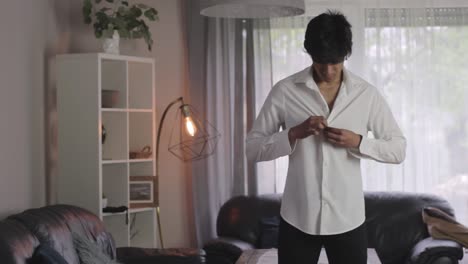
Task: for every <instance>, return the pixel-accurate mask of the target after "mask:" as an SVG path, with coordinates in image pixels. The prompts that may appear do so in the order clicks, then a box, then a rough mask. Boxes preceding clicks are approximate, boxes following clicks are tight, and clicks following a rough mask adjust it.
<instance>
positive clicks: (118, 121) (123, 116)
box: [101, 112, 128, 161]
mask: <svg viewBox="0 0 468 264" xmlns="http://www.w3.org/2000/svg"><path fill="white" fill-rule="evenodd" d="M101 122H102V126H103V127H104V128H105V130H106V139H105V141H104V143H103V144H102V160H106V161H109V160H126V159H128V149H127V113H123V112H102V121H101Z"/></svg>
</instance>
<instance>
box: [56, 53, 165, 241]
mask: <svg viewBox="0 0 468 264" xmlns="http://www.w3.org/2000/svg"><path fill="white" fill-rule="evenodd" d="M56 67H57V109H58V146H59V147H58V153H59V163H58V166H59V178H58V202H59V203H64V204H72V205H77V206H80V207H83V208H86V209H88V210H90V211H91V212H93V213H95V214H96V215H98V216H99V217H100V219H101V220H102V221H103V222H104V225H105V226H106V229H107V230H108V231H110V232H111V233H112V235H113V237H114V239H115V241H116V244H117V246H118V247H121V246H139V247H157V243H156V242H157V240H156V237H157V236H156V235H157V228H156V226H157V222H156V209H155V208H154V207H147V208H138V209H133V208H131V209H129V211H128V214H127V213H126V212H125V213H103V212H102V199H101V197H102V196H103V194H104V195H105V196H106V197H107V199H108V206H115V207H117V206H127V207H129V208H130V203H129V181H130V176H154V175H155V174H156V168H155V158H154V155H152V157H150V158H147V159H130V158H129V152H130V151H138V150H141V149H142V148H143V147H144V146H146V145H150V146H151V150H152V151H153V152H154V149H155V131H156V130H155V129H156V126H155V123H156V122H155V121H156V119H155V118H156V113H155V92H154V87H155V79H154V60H153V59H149V58H139V57H130V56H120V55H112V54H104V53H93V54H66V55H60V56H58V57H57V59H56ZM102 90H114V91H118V93H119V100H118V101H117V102H116V104H115V107H112V108H103V107H102V106H101V95H102V93H101V91H102ZM102 126H104V127H105V129H106V140H105V142H104V143H102V138H101V133H102V129H101V127H102ZM156 182H157V181H156ZM155 199H156V197H155ZM156 203H157V201H156Z"/></svg>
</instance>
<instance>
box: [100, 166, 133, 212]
mask: <svg viewBox="0 0 468 264" xmlns="http://www.w3.org/2000/svg"><path fill="white" fill-rule="evenodd" d="M127 175H128V164H126V163H123V164H108V165H106V166H103V167H102V192H103V195H105V196H106V197H107V204H108V206H113V207H117V206H127V207H128V177H127Z"/></svg>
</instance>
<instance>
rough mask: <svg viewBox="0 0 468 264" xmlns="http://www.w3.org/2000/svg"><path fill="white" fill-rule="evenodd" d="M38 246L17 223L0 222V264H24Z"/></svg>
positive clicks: (30, 234) (28, 232)
mask: <svg viewBox="0 0 468 264" xmlns="http://www.w3.org/2000/svg"><path fill="white" fill-rule="evenodd" d="M38 245H39V240H38V239H37V238H36V237H35V236H34V234H32V233H31V232H30V231H29V230H28V229H27V228H26V227H24V226H23V225H22V224H21V223H19V222H18V221H15V220H12V219H5V220H3V221H0V260H1V263H26V261H27V260H28V259H30V258H31V257H32V255H33V253H34V249H35V248H36V247H37V246H38Z"/></svg>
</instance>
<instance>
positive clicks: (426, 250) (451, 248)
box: [410, 237, 463, 264]
mask: <svg viewBox="0 0 468 264" xmlns="http://www.w3.org/2000/svg"><path fill="white" fill-rule="evenodd" d="M462 258H463V248H462V246H461V245H460V244H458V243H457V242H454V241H451V240H439V239H433V238H432V237H428V238H426V239H423V240H421V241H419V242H418V243H417V244H416V245H415V246H414V247H413V249H412V250H411V257H410V259H411V263H415V264H423V263H425V264H426V263H428V264H446V263H447V264H455V263H458V260H459V259H462Z"/></svg>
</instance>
